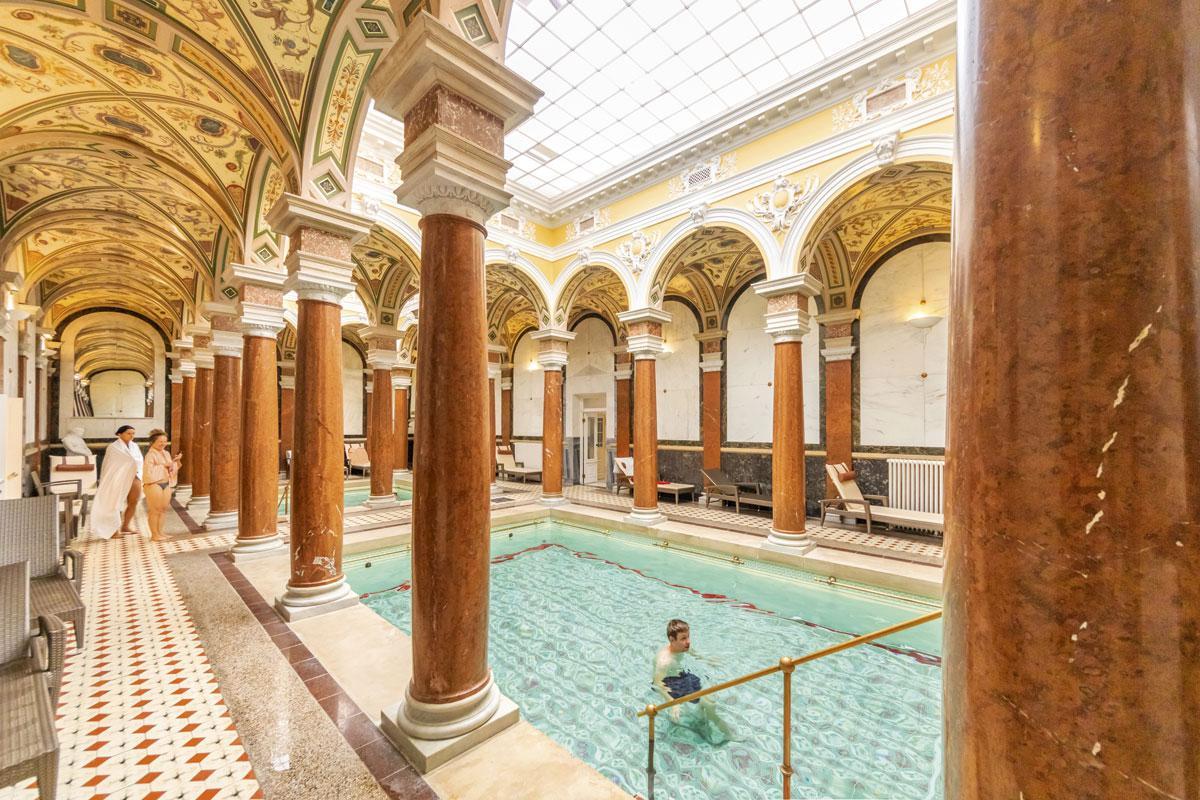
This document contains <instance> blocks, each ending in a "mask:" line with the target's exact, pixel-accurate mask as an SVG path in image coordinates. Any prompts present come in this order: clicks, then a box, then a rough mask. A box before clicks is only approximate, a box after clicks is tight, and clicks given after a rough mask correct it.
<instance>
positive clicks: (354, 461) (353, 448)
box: [346, 444, 371, 475]
mask: <svg viewBox="0 0 1200 800" xmlns="http://www.w3.org/2000/svg"><path fill="white" fill-rule="evenodd" d="M346 457H347V459H348V461H349V467H348V470H349V472H350V473H351V474H353V473H354V470H358V471H359V472H361V473H362V474H363V475H370V474H371V457H370V456H368V455H367V448H365V447H363V446H362V445H361V444H352V445H350V449H349V450H348V451H346Z"/></svg>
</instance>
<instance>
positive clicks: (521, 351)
mask: <svg viewBox="0 0 1200 800" xmlns="http://www.w3.org/2000/svg"><path fill="white" fill-rule="evenodd" d="M537 351H538V343H537V342H535V341H534V340H533V339H531V338H530V337H529V335H528V334H526V335H525V336H522V337H521V340H520V341H519V342H517V349H516V352H515V353H514V354H513V436H536V437H538V439H541V437H542V386H543V379H542V369H541V367H539V366H538V363H537ZM513 452H514V453H515V455H516V459H517V461H522V462H524V464H525V466H527V467H541V466H542V445H541V442H540V441H539V442H514V445H513Z"/></svg>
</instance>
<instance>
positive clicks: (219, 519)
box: [204, 511, 238, 531]
mask: <svg viewBox="0 0 1200 800" xmlns="http://www.w3.org/2000/svg"><path fill="white" fill-rule="evenodd" d="M237 526H238V512H236V511H218V512H216V513H214V514H209V515H208V516H207V517H206V518H205V520H204V529H205V530H206V531H224V530H229V529H230V528H236V527H237Z"/></svg>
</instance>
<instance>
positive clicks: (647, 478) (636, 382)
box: [620, 308, 671, 525]
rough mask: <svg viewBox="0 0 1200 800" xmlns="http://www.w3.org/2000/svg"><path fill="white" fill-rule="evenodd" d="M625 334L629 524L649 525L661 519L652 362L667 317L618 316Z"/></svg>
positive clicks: (647, 313) (652, 312)
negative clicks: (629, 383)
mask: <svg viewBox="0 0 1200 800" xmlns="http://www.w3.org/2000/svg"><path fill="white" fill-rule="evenodd" d="M620 320H621V321H622V322H624V323H625V324H626V327H627V330H628V331H629V336H628V341H627V347H628V349H629V353H630V355H631V356H633V510H632V511H631V512H630V514H629V518H630V520H631V521H633V522H638V523H642V524H646V525H652V524H655V523H658V522H662V521H663V520H664V519H666V517H664V516H663V515H662V514H661V513H660V512H659V510H658V392H657V388H656V386H655V376H654V359H655V358H656V357H657V356H658V354H659V353H661V352H662V351H663V338H662V326H663V323H664V322H670V320H671V315H670V314H667V313H666V312H665V311H660V310H658V309H651V308H646V309H638V310H635V311H626V312H624V313H622V314H621V315H620Z"/></svg>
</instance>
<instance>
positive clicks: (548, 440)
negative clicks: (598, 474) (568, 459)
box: [542, 366, 563, 498]
mask: <svg viewBox="0 0 1200 800" xmlns="http://www.w3.org/2000/svg"><path fill="white" fill-rule="evenodd" d="M542 387H543V388H542V497H544V498H555V497H562V491H563V415H562V392H563V374H562V368H561V367H558V366H550V367H547V368H545V369H543V370H542Z"/></svg>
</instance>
